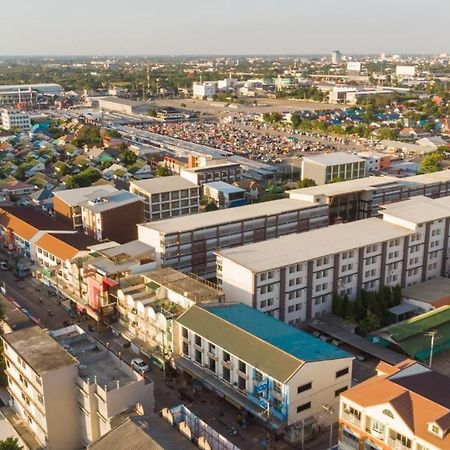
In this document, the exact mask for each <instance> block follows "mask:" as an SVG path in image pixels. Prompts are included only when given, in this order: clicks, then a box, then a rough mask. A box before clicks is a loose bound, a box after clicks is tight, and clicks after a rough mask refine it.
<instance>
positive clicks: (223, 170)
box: [180, 160, 242, 186]
mask: <svg viewBox="0 0 450 450" xmlns="http://www.w3.org/2000/svg"><path fill="white" fill-rule="evenodd" d="M180 175H181V176H182V177H183V178H185V179H186V180H189V181H190V182H191V183H194V184H197V185H200V186H202V185H203V184H204V183H211V182H213V181H224V182H225V183H230V184H233V183H234V182H235V181H239V180H240V179H241V178H242V169H241V165H240V163H239V162H231V161H226V160H225V161H222V160H219V161H218V160H203V161H202V164H201V165H198V166H196V167H189V168H187V169H181V171H180Z"/></svg>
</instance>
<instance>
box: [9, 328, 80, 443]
mask: <svg viewBox="0 0 450 450" xmlns="http://www.w3.org/2000/svg"><path fill="white" fill-rule="evenodd" d="M2 339H3V347H4V355H5V362H6V370H5V373H6V376H7V378H8V391H9V393H10V395H11V404H12V407H13V408H14V410H15V411H16V412H17V414H18V415H19V417H20V418H21V419H22V420H23V422H24V423H25V425H26V426H27V427H28V428H29V430H30V431H31V433H32V434H33V436H34V437H35V438H36V439H37V441H38V442H39V443H40V444H41V445H42V446H43V447H45V448H48V449H50V450H51V449H54V450H61V449H67V450H71V449H73V450H78V449H79V448H80V446H81V438H80V418H79V409H78V406H77V389H76V384H77V378H78V362H77V360H76V359H75V358H73V357H72V356H71V355H70V354H69V353H67V352H66V351H65V350H64V349H63V348H62V347H61V346H60V345H59V344H58V343H57V342H56V341H54V340H53V339H52V338H51V337H50V336H49V335H48V334H46V333H45V332H44V331H43V330H42V329H41V328H39V327H37V326H35V327H31V328H25V329H23V330H19V331H14V332H12V333H8V334H6V335H3V336H2Z"/></svg>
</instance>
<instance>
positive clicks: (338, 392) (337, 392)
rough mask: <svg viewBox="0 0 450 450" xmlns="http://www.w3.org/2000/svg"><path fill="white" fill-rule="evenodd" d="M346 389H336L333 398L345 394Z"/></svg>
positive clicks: (345, 387)
mask: <svg viewBox="0 0 450 450" xmlns="http://www.w3.org/2000/svg"><path fill="white" fill-rule="evenodd" d="M347 389H348V387H347V386H344V387H341V388H339V389H337V390H336V391H334V396H335V397H339V396H340V395H341V394H342V393H343V392H345V391H346V390H347Z"/></svg>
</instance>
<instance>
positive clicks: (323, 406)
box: [322, 404, 334, 450]
mask: <svg viewBox="0 0 450 450" xmlns="http://www.w3.org/2000/svg"><path fill="white" fill-rule="evenodd" d="M322 409H323V410H324V411H326V412H327V413H328V414H329V415H330V447H329V449H330V450H331V447H332V446H333V413H334V409H333V408H332V407H331V406H330V405H327V404H324V405H322Z"/></svg>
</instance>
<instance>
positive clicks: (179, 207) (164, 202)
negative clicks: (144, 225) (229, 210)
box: [130, 175, 200, 221]
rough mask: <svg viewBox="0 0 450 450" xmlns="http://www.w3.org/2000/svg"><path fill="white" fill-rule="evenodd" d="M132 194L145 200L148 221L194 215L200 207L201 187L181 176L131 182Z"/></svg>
mask: <svg viewBox="0 0 450 450" xmlns="http://www.w3.org/2000/svg"><path fill="white" fill-rule="evenodd" d="M130 192H131V193H133V194H136V195H139V196H140V197H142V198H143V199H144V217H145V220H148V221H153V220H159V219H168V218H170V217H176V216H183V215H186V214H194V213H197V212H198V211H199V207H200V187H199V186H198V185H197V184H195V183H192V182H191V181H189V180H186V179H185V178H183V177H180V176H179V175H173V176H170V177H158V178H152V179H150V180H140V181H131V182H130Z"/></svg>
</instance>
